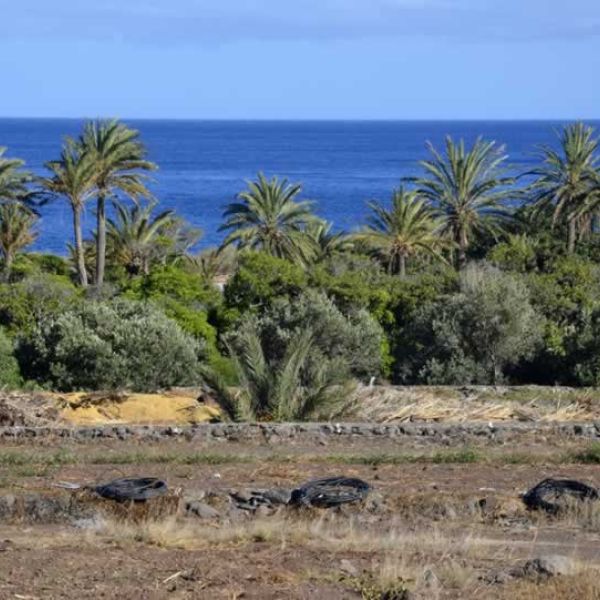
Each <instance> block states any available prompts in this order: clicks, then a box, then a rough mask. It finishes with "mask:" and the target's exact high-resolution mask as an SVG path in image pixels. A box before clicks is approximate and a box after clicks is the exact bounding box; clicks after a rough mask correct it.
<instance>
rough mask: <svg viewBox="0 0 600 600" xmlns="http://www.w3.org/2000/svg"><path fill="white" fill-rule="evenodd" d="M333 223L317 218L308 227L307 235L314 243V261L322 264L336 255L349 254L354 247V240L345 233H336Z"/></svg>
mask: <svg viewBox="0 0 600 600" xmlns="http://www.w3.org/2000/svg"><path fill="white" fill-rule="evenodd" d="M332 229H333V223H330V222H329V221H324V220H323V219H317V218H315V219H314V221H312V222H311V223H309V224H308V225H307V226H306V229H305V231H306V235H307V236H308V238H309V240H310V241H311V242H312V245H313V251H312V260H313V261H315V262H321V261H323V260H325V259H327V258H331V257H332V256H334V255H336V254H340V253H342V252H347V251H348V250H351V249H352V247H353V246H354V243H353V241H352V238H351V237H350V236H349V235H347V234H345V233H344V232H337V233H334V232H333V231H332Z"/></svg>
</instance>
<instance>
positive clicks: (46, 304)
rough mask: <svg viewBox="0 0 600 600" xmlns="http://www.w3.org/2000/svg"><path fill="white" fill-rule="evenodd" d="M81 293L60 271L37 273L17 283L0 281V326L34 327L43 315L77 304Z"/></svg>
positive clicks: (14, 329)
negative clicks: (55, 273) (1, 282)
mask: <svg viewBox="0 0 600 600" xmlns="http://www.w3.org/2000/svg"><path fill="white" fill-rule="evenodd" d="M80 301H81V294H80V292H79V291H78V290H77V289H76V288H75V286H74V285H73V284H72V283H71V281H70V280H69V279H68V278H66V277H63V276H59V275H47V274H46V275H43V274H42V275H36V276H34V277H29V278H27V279H24V280H23V281H21V282H19V283H15V284H0V326H3V327H5V328H6V329H7V330H8V331H9V332H10V333H13V334H16V333H19V334H23V333H24V332H28V331H31V329H32V328H33V327H34V326H35V324H36V323H37V321H38V320H39V319H41V318H42V317H44V316H50V315H53V314H57V313H60V312H62V311H64V310H65V309H67V308H69V307H72V306H75V305H77V304H78V303H79V302H80Z"/></svg>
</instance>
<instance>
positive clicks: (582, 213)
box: [526, 123, 600, 253]
mask: <svg viewBox="0 0 600 600" xmlns="http://www.w3.org/2000/svg"><path fill="white" fill-rule="evenodd" d="M593 136H594V130H593V129H592V128H591V127H588V126H586V125H584V124H583V123H575V124H573V125H569V126H568V127H565V128H564V129H563V131H562V135H561V136H560V145H561V151H560V152H557V151H556V150H554V149H553V148H549V147H547V146H544V147H542V149H541V158H542V160H543V164H542V165H540V166H539V167H538V168H536V169H533V170H532V171H529V172H528V173H526V175H533V176H535V177H537V179H536V181H534V183H533V184H532V185H531V188H530V189H531V191H532V192H533V202H534V207H535V209H536V213H537V214H539V213H540V212H543V211H546V210H548V209H551V210H552V223H553V226H554V225H556V224H557V223H558V222H559V221H561V220H562V221H563V222H565V223H566V224H567V232H568V233H567V251H568V252H569V253H573V252H574V251H575V243H576V238H577V234H578V231H577V230H578V228H579V229H580V232H582V231H583V229H584V227H585V224H586V223H589V221H590V218H591V216H592V215H593V213H594V212H595V211H596V209H597V207H598V204H599V203H600V175H599V173H598V164H599V163H598V161H599V157H598V155H597V154H596V151H597V150H598V140H597V139H596V138H594V137H593Z"/></svg>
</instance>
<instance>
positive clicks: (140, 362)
mask: <svg viewBox="0 0 600 600" xmlns="http://www.w3.org/2000/svg"><path fill="white" fill-rule="evenodd" d="M557 142H558V143H557V144H556V148H541V149H540V154H539V164H538V166H537V167H536V168H534V169H532V170H531V171H530V172H528V173H523V174H522V175H521V176H520V177H509V176H507V167H508V165H509V157H508V155H507V154H506V153H505V151H504V148H502V147H499V146H498V145H496V144H495V143H493V142H487V141H484V140H478V141H477V142H476V143H475V144H473V145H472V147H467V146H466V145H465V143H464V142H462V141H458V142H455V141H454V140H452V139H448V140H447V142H446V146H445V148H444V149H441V150H440V149H437V148H434V147H433V146H431V145H430V146H429V149H430V154H431V158H430V159H428V160H425V161H423V162H422V163H421V170H422V173H421V175H419V176H418V177H413V178H410V179H407V180H405V181H402V182H399V187H398V189H397V190H395V191H391V202H389V203H385V202H384V203H382V202H380V201H378V202H375V201H373V202H371V203H369V208H370V211H371V215H370V217H369V218H368V220H367V222H366V223H365V224H364V225H363V226H362V227H361V226H358V227H357V229H356V231H353V232H341V231H337V230H336V229H335V228H334V226H333V224H331V223H327V222H324V221H323V220H321V219H319V218H318V217H317V216H316V215H315V213H314V212H313V210H314V205H313V203H311V202H308V201H306V200H303V199H302V186H301V185H300V184H292V183H289V182H287V181H286V180H280V179H278V178H275V177H274V178H272V179H268V178H267V177H265V176H264V175H262V174H259V175H258V178H257V180H256V181H253V182H249V183H248V188H247V190H245V191H242V192H241V193H240V195H239V197H238V199H237V200H236V201H235V202H233V203H231V204H229V205H228V206H227V207H226V209H225V211H224V221H223V226H222V230H223V231H225V232H226V235H225V237H224V242H223V245H222V247H221V248H215V249H207V250H204V251H202V252H200V253H194V252H193V248H194V246H195V244H196V242H197V241H198V239H199V238H200V232H199V230H196V229H194V228H193V227H191V226H190V225H189V224H187V223H185V222H184V221H183V220H182V219H181V218H179V217H178V216H177V215H176V214H174V213H173V212H172V211H169V210H166V211H162V212H159V211H158V210H157V200H156V199H155V198H153V197H152V196H151V194H150V192H149V190H148V181H147V177H148V173H150V172H152V171H154V170H155V169H156V168H157V166H156V165H155V164H153V163H152V162H150V161H149V160H148V159H147V156H146V150H145V147H144V145H143V143H142V141H141V139H140V137H139V135H138V133H137V132H136V131H133V130H131V129H129V128H128V127H127V126H125V125H124V124H122V123H120V122H117V121H110V122H104V121H99V122H90V123H88V124H87V125H86V126H85V128H84V130H83V132H82V134H81V136H80V137H79V138H78V139H68V140H66V141H65V144H64V147H63V150H62V153H61V155H60V156H59V157H58V158H57V159H56V160H53V161H51V162H49V163H47V176H45V177H42V178H39V177H34V176H33V175H32V174H31V173H29V172H28V171H27V170H26V169H25V165H24V164H23V162H22V161H20V160H18V159H12V158H7V152H6V150H5V149H0V257H1V259H2V262H1V278H2V282H1V283H0V326H1V327H2V329H1V330H0V383H2V384H3V385H5V386H11V387H15V386H19V385H38V386H46V387H52V388H56V389H61V390H71V389H80V388H105V387H106V388H115V387H116V388H118V387H126V388H131V389H139V390H148V389H157V388H161V387H167V386H171V385H188V384H194V383H197V382H198V381H200V380H204V381H205V382H206V383H208V384H209V385H210V386H211V387H212V388H213V389H214V390H215V391H216V393H217V396H218V397H219V398H220V401H221V403H222V405H223V406H224V407H225V409H226V412H227V413H228V414H230V416H231V417H232V418H286V419H291V418H305V417H308V416H311V415H315V414H319V413H320V414H326V413H327V414H333V412H335V411H336V410H337V409H338V408H339V407H340V406H341V405H342V404H343V402H344V397H347V390H348V385H350V382H352V381H358V380H360V381H364V382H368V381H370V380H371V379H372V378H377V379H387V380H390V381H393V382H395V383H410V384H418V383H427V384H458V385H460V384H469V383H490V384H492V383H493V384H495V383H500V382H509V383H514V384H520V383H539V384H548V385H553V384H568V385H598V384H600V341H599V340H600V265H599V264H598V261H600V233H599V232H598V227H597V221H598V216H600V168H599V162H598V161H599V156H600V155H599V154H598V141H597V140H596V138H595V137H594V133H593V131H592V129H591V128H589V127H587V126H585V125H584V124H581V123H579V124H574V125H571V126H569V127H566V128H565V129H564V130H563V131H562V132H561V133H560V139H559V140H557ZM53 201H63V202H67V203H68V204H69V206H70V207H71V209H72V214H73V232H72V240H73V242H72V244H71V243H67V240H65V244H66V248H67V251H68V252H67V257H66V258H63V257H59V256H53V255H41V254H36V253H27V252H26V249H27V247H28V246H30V245H31V244H32V243H33V242H34V240H35V239H36V235H37V233H36V221H37V219H38V209H39V206H40V205H42V204H43V203H45V202H53ZM92 204H93V207H94V210H95V213H96V215H97V226H96V230H95V231H94V233H93V236H92V238H91V239H85V238H84V234H83V232H82V228H81V214H82V211H84V210H86V208H88V207H89V206H90V205H92ZM107 204H112V205H113V207H112V209H111V210H109V211H107Z"/></svg>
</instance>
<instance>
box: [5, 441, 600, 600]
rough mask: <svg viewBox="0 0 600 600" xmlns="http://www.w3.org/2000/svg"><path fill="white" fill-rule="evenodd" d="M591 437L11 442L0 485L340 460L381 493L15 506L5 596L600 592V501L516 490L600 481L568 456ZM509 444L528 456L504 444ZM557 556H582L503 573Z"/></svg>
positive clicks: (227, 483) (171, 480)
mask: <svg viewBox="0 0 600 600" xmlns="http://www.w3.org/2000/svg"><path fill="white" fill-rule="evenodd" d="M588 445H589V442H584V441H581V442H577V441H573V442H572V444H571V445H570V446H568V447H563V446H559V445H557V444H554V443H553V442H552V440H546V441H545V443H544V442H543V441H540V440H537V441H536V443H535V444H534V445H531V446H530V445H528V442H527V441H525V442H524V443H523V444H522V445H511V446H510V447H495V446H491V445H489V444H483V443H482V446H481V447H474V448H473V447H469V448H466V449H462V450H463V451H464V452H463V454H460V450H461V449H458V450H459V452H458V453H457V449H456V448H452V449H448V448H435V449H431V448H429V449H427V453H426V454H423V456H422V457H419V455H418V454H417V455H415V454H414V452H415V448H413V447H406V446H405V445H403V444H401V443H400V442H394V441H390V440H381V441H380V442H379V441H373V440H361V439H351V438H347V439H344V440H339V441H338V442H336V443H335V444H329V445H325V446H318V447H315V446H314V445H303V444H302V442H301V441H298V440H296V441H295V442H294V444H293V445H289V446H287V445H284V444H279V445H276V446H274V445H269V444H266V443H261V444H254V445H248V444H239V443H233V442H220V443H218V442H212V443H210V444H193V443H190V442H185V441H183V440H180V441H172V442H169V441H160V442H156V443H146V444H142V443H136V444H135V445H132V444H131V443H127V442H118V441H111V442H103V443H95V442H89V443H86V444H81V443H79V444H72V445H69V444H68V443H67V444H63V445H62V446H61V447H58V446H57V445H56V444H54V443H50V442H49V441H46V442H44V443H41V442H40V443H33V442H28V443H21V444H19V445H15V444H13V445H10V446H8V445H4V446H2V447H0V498H2V496H3V495H4V496H6V495H12V496H19V495H23V494H25V495H26V494H44V493H49V494H50V493H52V490H56V488H54V487H53V486H54V485H55V484H57V483H58V482H70V483H79V484H90V483H97V482H101V481H106V480H109V479H112V478H115V477H121V476H130V475H131V476H156V477H161V478H164V479H165V480H167V482H168V484H169V486H170V488H171V489H177V490H180V493H181V495H182V498H184V497H185V496H189V495H191V496H199V495H200V494H201V493H202V492H206V491H216V492H220V493H225V491H227V490H231V489H237V490H240V489H256V488H271V487H283V488H293V487H296V486H297V485H299V484H300V483H302V482H304V481H306V480H308V479H312V478H315V477H325V476H334V475H345V476H350V477H359V478H362V479H364V480H366V481H368V482H369V483H371V484H372V485H373V486H374V492H373V498H375V499H376V500H377V502H376V503H374V504H372V505H369V506H366V505H356V506H352V507H348V508H345V509H342V510H330V511H326V510H314V511H311V512H310V513H308V514H304V513H302V514H298V513H295V512H293V511H291V510H290V509H288V508H286V507H282V508H280V509H279V510H277V511H275V512H271V513H268V514H260V515H259V514H256V515H249V516H245V515H242V516H240V519H239V520H233V519H231V518H225V519H219V518H217V519H208V520H203V519H199V518H196V517H191V516H186V515H185V514H183V512H182V511H180V512H179V514H177V515H175V516H170V517H165V519H164V522H161V521H160V520H159V521H152V522H148V523H144V522H142V523H139V522H138V523H128V522H126V521H111V520H110V519H108V520H99V521H98V522H97V523H96V522H90V523H82V522H75V521H74V522H72V523H70V522H62V523H51V522H48V523H44V522H43V521H42V522H37V523H30V522H28V520H27V519H26V518H24V519H23V520H17V521H15V520H14V519H13V520H11V519H6V520H5V521H4V522H0V599H4V598H7V599H8V598H13V599H15V598H16V599H19V598H20V599H27V598H28V599H33V598H40V599H55V598H56V599H58V598H61V599H63V598H65V599H76V598H77V599H80V598H87V597H89V598H92V597H93V598H128V599H129V598H131V599H146V598H148V599H155V598H157V599H158V598H207V599H213V598H215V599H218V598H228V599H231V598H261V599H279V598H280V599H309V598H310V599H313V598H324V599H327V598H332V599H337V598H349V599H350V598H365V599H367V600H375V599H382V600H383V599H388V600H390V599H392V600H393V599H399V598H408V597H411V598H456V599H458V598H506V599H508V598H519V597H523V598H525V597H527V598H528V599H529V600H531V599H534V598H537V597H540V598H541V597H546V598H574V599H575V598H600V582H599V580H600V578H598V577H597V571H596V569H600V510H597V511H596V510H591V511H589V512H587V513H586V514H585V515H582V514H579V513H577V512H573V513H569V514H565V515H562V516H560V517H555V518H553V517H548V516H544V515H540V514H536V513H530V512H528V511H527V510H525V507H524V506H523V504H522V502H521V501H520V498H519V495H520V494H521V493H522V492H523V491H525V490H526V489H528V488H529V487H531V486H532V485H534V484H535V483H537V482H538V481H540V480H541V479H543V478H545V477H567V478H575V479H579V480H582V481H585V482H587V483H590V484H592V485H600V465H597V464H578V463H577V462H574V461H572V460H571V461H570V460H567V459H566V458H565V456H567V454H566V453H567V452H570V453H572V455H574V454H576V453H577V451H583V450H585V449H586V448H587V447H588ZM433 451H435V452H437V453H438V454H437V455H436V458H435V460H432V457H431V452H433ZM470 451H473V452H474V454H473V456H470V455H469V454H468V452H470ZM410 453H412V454H411V456H410V459H408V458H407V459H406V460H405V461H404V460H403V458H402V457H403V456H405V455H407V454H410ZM509 455H510V456H513V457H521V458H522V462H521V461H519V460H517V459H514V460H512V459H511V461H510V463H509V462H508V461H507V460H503V457H504V458H506V457H507V456H509ZM532 456H534V457H536V458H535V460H533V461H532V460H530V459H531V457H532ZM61 493H63V494H68V493H69V492H65V491H64V490H63V491H61ZM547 556H559V557H563V558H564V559H565V560H566V561H568V564H569V570H570V571H572V572H570V574H569V573H567V574H565V575H560V576H558V577H554V578H548V577H545V576H540V577H539V578H534V579H533V580H532V579H531V578H515V577H512V576H510V575H507V574H509V573H510V571H511V569H514V568H515V566H517V565H521V564H524V563H525V562H526V561H527V560H530V559H533V558H538V557H547ZM404 589H406V590H409V591H410V594H411V595H408V594H405V592H403V591H402V590H404ZM394 594H395V595H394ZM402 594H405V595H402Z"/></svg>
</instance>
